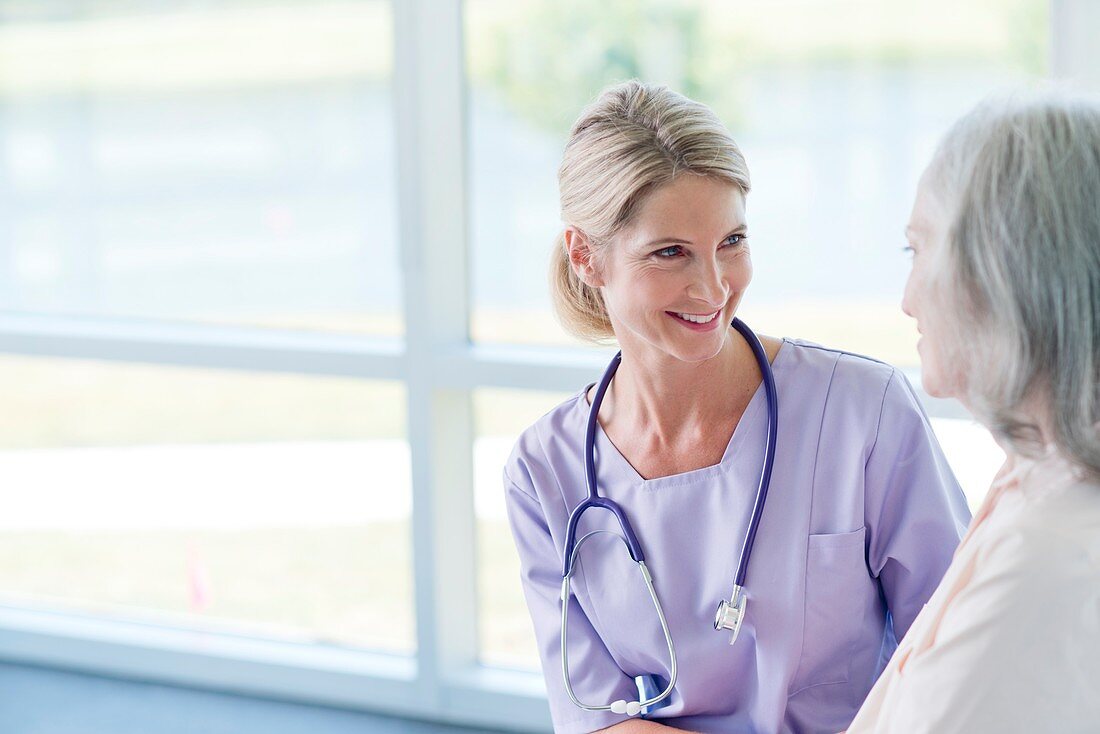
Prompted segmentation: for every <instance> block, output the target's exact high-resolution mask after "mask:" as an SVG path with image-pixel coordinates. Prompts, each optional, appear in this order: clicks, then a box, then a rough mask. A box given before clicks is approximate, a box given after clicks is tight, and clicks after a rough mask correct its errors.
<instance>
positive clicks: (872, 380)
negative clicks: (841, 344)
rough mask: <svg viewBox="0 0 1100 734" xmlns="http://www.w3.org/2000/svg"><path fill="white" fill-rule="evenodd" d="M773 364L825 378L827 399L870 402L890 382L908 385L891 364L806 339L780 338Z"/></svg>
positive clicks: (800, 375)
mask: <svg viewBox="0 0 1100 734" xmlns="http://www.w3.org/2000/svg"><path fill="white" fill-rule="evenodd" d="M780 359H782V362H780ZM776 365H781V366H782V367H783V368H784V369H788V370H790V371H791V372H792V373H795V374H796V376H797V378H798V379H799V380H825V381H827V382H828V383H829V397H830V400H835V399H837V398H848V399H855V400H858V401H861V402H862V401H866V400H871V401H872V402H873V401H874V400H875V399H876V398H877V399H879V400H880V401H881V400H882V399H884V398H885V395H886V392H887V388H888V387H889V386H890V384H891V383H893V382H897V383H900V384H901V385H902V386H903V387H906V388H910V386H909V384H908V381H907V380H906V379H905V376H904V375H903V374H902V373H901V371H900V370H898V369H897V368H896V367H894V366H893V365H890V364H888V363H886V362H883V361H882V360H880V359H876V358H874V357H869V356H867V355H865V354H860V353H858V352H853V351H849V350H847V349H838V348H835V347H828V346H824V345H821V344H818V343H816V342H812V341H808V340H806V339H794V338H791V337H784V338H783V347H782V349H781V350H780V352H779V356H777V357H776ZM910 389H911V388H910Z"/></svg>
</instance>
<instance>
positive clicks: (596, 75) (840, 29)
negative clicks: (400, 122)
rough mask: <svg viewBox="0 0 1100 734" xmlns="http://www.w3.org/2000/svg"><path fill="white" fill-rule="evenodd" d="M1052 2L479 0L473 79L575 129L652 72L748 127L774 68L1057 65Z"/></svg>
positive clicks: (552, 124)
mask: <svg viewBox="0 0 1100 734" xmlns="http://www.w3.org/2000/svg"><path fill="white" fill-rule="evenodd" d="M1047 29H1048V19H1047V3H1046V2H1044V0H973V1H971V2H966V3H957V2H953V1H952V0H930V1H929V2H923V3H911V2H904V1H903V0H844V1H843V2H836V1H834V0H776V1H774V2H767V3H761V2H756V1H755V0H609V1H608V2H601V3H590V2H586V1H585V0H532V1H531V2H512V1H510V0H468V2H467V3H466V38H467V46H468V51H467V59H468V64H469V74H470V76H471V79H472V81H473V83H474V85H475V86H476V87H480V88H484V89H487V90H489V91H491V92H493V93H495V94H497V95H500V96H501V97H502V98H503V99H504V100H505V101H506V103H507V106H508V107H509V108H510V109H513V110H516V111H518V112H519V114H520V115H521V116H522V117H523V119H524V120H525V121H527V122H529V123H530V124H532V125H535V126H539V127H542V128H543V129H545V130H547V131H549V132H552V133H554V134H558V135H564V134H565V133H566V131H568V129H569V125H570V123H571V122H572V121H573V119H575V117H576V114H577V111H578V110H580V109H581V108H582V107H583V106H584V105H585V104H587V103H588V102H590V101H592V100H593V99H594V98H595V96H596V94H597V93H598V92H599V90H600V89H601V88H602V87H604V86H605V85H607V84H610V83H613V82H616V81H622V80H625V79H630V78H635V77H637V78H642V79H646V80H648V81H655V82H661V83H666V84H670V85H671V86H672V87H673V88H674V89H676V90H677V91H680V92H681V93H683V94H685V95H687V96H688V97H692V98H694V99H699V100H701V101H704V102H706V103H707V104H708V105H710V106H711V107H713V108H714V109H715V110H716V111H717V112H718V114H719V116H720V117H722V119H723V120H724V121H725V122H726V124H727V125H730V126H732V127H735V128H736V126H737V123H738V121H739V119H740V117H739V115H738V109H739V104H738V97H739V95H738V79H739V78H741V77H743V76H744V75H745V74H746V73H748V72H751V71H752V70H754V69H760V68H765V67H776V66H790V67H799V66H802V67H806V66H826V65H829V66H878V67H883V66H895V67H915V66H920V65H932V66H939V67H944V66H951V65H960V64H976V65H982V64H986V65H998V66H1003V67H1010V68H1016V69H1020V70H1023V71H1029V72H1033V73H1035V74H1040V73H1042V71H1043V70H1044V69H1045V68H1046V52H1047V32H1048V31H1047Z"/></svg>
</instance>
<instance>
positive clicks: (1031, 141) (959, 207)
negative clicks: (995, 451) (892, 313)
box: [927, 92, 1100, 477]
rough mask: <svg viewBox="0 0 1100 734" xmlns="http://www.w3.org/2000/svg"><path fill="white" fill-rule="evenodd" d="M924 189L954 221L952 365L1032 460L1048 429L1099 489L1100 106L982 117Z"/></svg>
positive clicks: (1052, 102)
mask: <svg viewBox="0 0 1100 734" xmlns="http://www.w3.org/2000/svg"><path fill="white" fill-rule="evenodd" d="M927 180H928V183H929V185H930V186H931V187H932V190H933V192H934V194H935V195H937V197H938V198H939V199H940V201H941V203H942V204H943V205H944V206H945V207H946V211H947V217H948V228H947V235H946V243H945V246H944V247H943V248H942V250H943V253H942V255H943V256H942V259H941V261H940V263H939V267H937V268H935V273H936V274H935V275H934V277H933V280H934V282H935V287H937V288H938V290H939V291H940V294H941V295H942V297H943V300H942V301H941V308H943V309H946V311H945V312H943V313H941V316H942V317H943V318H942V320H943V321H948V320H949V321H951V322H952V324H951V327H952V328H951V332H952V336H950V337H949V339H950V341H951V342H952V343H951V344H950V345H949V348H948V349H947V350H946V352H945V356H947V357H948V358H949V359H952V360H953V361H954V362H955V363H956V364H957V365H959V366H960V368H961V369H962V370H963V377H964V380H965V390H966V398H967V400H968V402H969V406H970V408H971V409H972V410H973V411H974V412H975V414H976V416H977V417H978V419H979V420H981V421H982V422H983V423H985V424H986V425H987V426H989V427H990V429H991V430H993V431H994V432H995V433H996V434H998V435H1000V436H1002V437H1003V438H1004V439H1005V440H1006V441H1007V442H1008V444H1009V445H1010V446H1011V448H1012V449H1013V450H1014V451H1017V452H1018V453H1021V454H1023V455H1029V456H1035V455H1037V454H1038V453H1039V452H1040V449H1041V446H1040V440H1039V439H1040V430H1039V420H1048V421H1049V432H1050V435H1049V436H1047V437H1046V439H1047V440H1049V441H1050V442H1052V443H1053V444H1054V445H1055V446H1056V448H1057V449H1058V450H1059V452H1060V453H1062V454H1063V455H1064V456H1066V457H1067V458H1068V459H1069V460H1070V461H1072V462H1073V463H1074V464H1076V465H1078V466H1079V467H1080V468H1081V469H1083V470H1085V472H1087V473H1088V474H1090V475H1092V476H1093V477H1098V476H1100V432H1098V431H1100V106H1098V105H1097V104H1096V103H1095V102H1093V101H1088V100H1085V99H1082V98H1079V97H1077V98H1074V97H1069V96H1066V95H1064V94H1054V93H1050V92H1047V93H1043V94H1041V95H1035V94H1030V95H1028V96H1026V97H1017V98H1013V99H1010V100H1000V101H995V102H987V103H984V104H982V105H979V106H978V108H977V109H975V110H974V111H972V112H970V113H969V114H967V115H966V116H965V117H963V118H962V119H961V120H959V121H958V122H957V123H956V124H955V125H954V126H953V127H952V128H951V130H950V131H949V132H948V133H947V135H946V137H945V138H944V140H943V141H942V142H941V144H940V146H939V149H938V150H937V152H936V154H935V156H934V158H933V161H932V164H931V165H930V166H929V170H928V178H927ZM952 314H954V315H953V316H952ZM1036 406H1041V407H1042V410H1043V413H1044V415H1043V416H1041V417H1040V416H1037V415H1036V414H1035V412H1034V411H1035V408H1036Z"/></svg>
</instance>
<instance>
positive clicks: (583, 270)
mask: <svg viewBox="0 0 1100 734" xmlns="http://www.w3.org/2000/svg"><path fill="white" fill-rule="evenodd" d="M565 251H566V253H567V254H568V256H569V265H570V267H572V268H573V272H574V273H575V274H576V276H577V277H578V278H580V279H581V282H582V283H584V284H585V285H587V286H591V287H592V288H599V287H600V286H602V285H603V277H602V276H601V275H600V271H599V268H597V267H596V259H595V254H596V253H595V251H594V250H593V248H592V243H591V241H590V240H589V239H588V236H587V235H586V234H585V233H584V232H582V231H580V230H579V229H577V228H576V227H566V228H565Z"/></svg>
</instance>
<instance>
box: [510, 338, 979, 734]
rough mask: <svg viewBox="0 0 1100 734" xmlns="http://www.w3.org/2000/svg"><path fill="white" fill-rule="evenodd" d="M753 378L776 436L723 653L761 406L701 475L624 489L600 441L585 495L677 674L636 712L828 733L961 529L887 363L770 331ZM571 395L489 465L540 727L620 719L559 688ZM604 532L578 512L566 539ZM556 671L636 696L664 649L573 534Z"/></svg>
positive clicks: (629, 595)
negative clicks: (664, 692) (538, 666)
mask: <svg viewBox="0 0 1100 734" xmlns="http://www.w3.org/2000/svg"><path fill="white" fill-rule="evenodd" d="M772 368H773V370H774V372H775V381H776V387H777V390H778V393H779V426H778V428H779V435H778V444H777V447H776V458H775V469H774V473H773V476H772V482H771V488H770V490H769V493H768V499H767V504H766V505H765V507H764V513H763V517H762V519H761V522H760V529H759V532H758V535H757V537H756V544H755V546H754V548H753V552H752V558H751V561H750V563H749V567H748V575H747V577H746V582H745V584H746V585H745V588H746V592H747V595H748V608H747V612H746V615H745V621H744V626H743V627H742V630H741V634H740V637H739V638H738V640H737V643H736V644H735V645H733V646H732V647H731V646H730V645H729V633H728V632H716V631H715V630H714V628H713V620H714V610H715V607H716V606H717V605H718V602H719V601H720V600H721V599H724V598H728V597H729V594H730V590H731V585H732V583H733V576H734V572H735V566H736V563H737V554H738V552H739V551H740V547H741V543H742V540H743V538H744V534H745V530H746V527H747V525H748V519H749V513H750V511H751V508H752V503H753V500H754V499H755V496H756V488H757V481H758V479H759V476H760V470H761V465H762V462H763V458H764V445H765V439H766V425H767V410H766V406H767V399H766V397H765V395H764V390H763V387H762V386H761V387H760V388H759V389H758V390H757V391H756V394H755V395H754V396H753V397H752V399H751V400H750V402H749V404H748V406H747V408H746V409H745V412H744V415H743V416H742V418H741V420H740V423H738V425H737V429H736V431H734V433H733V436H732V437H731V438H730V442H729V445H728V446H727V448H726V451H725V454H724V455H723V457H722V460H721V462H720V463H718V464H716V465H714V466H708V467H704V468H702V469H696V470H694V471H689V472H685V473H683V474H675V475H672V476H667V477H659V478H656V479H649V480H647V479H643V478H642V477H641V476H639V475H638V473H637V472H636V471H635V470H634V468H633V467H632V466H631V465H630V464H629V463H628V462H627V461H626V459H625V458H624V457H623V456H622V455H621V454H620V453H619V452H618V450H616V448H615V446H614V445H613V444H612V443H611V442H610V440H609V439H608V438H607V436H606V435H605V434H604V433H603V431H602V430H600V431H599V432H598V433H597V438H596V466H597V470H596V473H597V479H598V483H599V490H600V494H601V495H603V496H605V497H610V498H612V499H614V500H615V501H617V502H619V503H620V504H621V505H622V507H623V510H624V512H626V514H627V516H628V518H629V520H630V522H631V525H632V526H633V528H634V532H635V533H636V534H637V536H638V540H639V542H640V543H641V545H642V549H643V551H644V553H645V555H646V563H647V565H648V566H649V569H650V571H651V572H652V574H653V581H654V585H655V587H656V590H657V595H658V597H659V598H660V600H661V603H662V605H663V607H664V610H665V614H666V615H667V618H668V624H669V629H670V632H671V635H672V639H673V642H674V643H675V646H676V653H677V658H678V665H679V679H678V681H677V684H676V688H675V689H674V690H673V692H672V694H671V696H670V697H669V699H667V700H668V701H669V702H670V705H667V706H665V707H664V708H660V709H657V710H656V711H654V712H652V713H651V714H649V718H650V719H651V720H654V721H658V722H660V723H663V724H667V725H669V726H673V727H676V728H680V729H688V730H694V731H702V732H796V733H798V734H802V733H804V732H838V731H840V730H842V729H844V728H846V727H847V726H848V724H849V723H850V722H851V721H852V718H853V717H854V716H855V713H856V711H857V710H858V709H859V706H860V704H861V703H862V701H863V699H864V697H865V696H866V695H867V693H868V692H869V691H870V689H871V686H872V684H873V683H874V682H875V678H876V677H877V676H878V674H879V673H880V672H881V671H882V669H883V667H884V665H885V663H886V661H887V660H888V659H889V657H890V654H891V653H892V652H893V650H894V648H895V647H896V646H897V641H898V640H899V639H900V638H901V637H902V636H903V635H904V634H905V631H906V630H907V629H909V625H910V624H912V622H913V619H914V618H915V617H916V615H917V613H918V612H919V611H920V609H921V607H922V606H923V605H924V604H925V602H927V601H928V599H929V597H930V596H931V595H932V591H933V590H934V589H935V588H936V585H937V583H938V582H939V580H940V578H941V577H942V576H943V574H944V571H945V570H946V569H947V566H948V564H949V562H950V560H951V555H952V553H953V552H954V550H955V547H956V546H957V545H958V543H959V540H960V538H961V537H962V534H963V531H964V530H965V528H966V526H967V524H968V523H969V521H970V513H969V511H968V510H967V506H966V501H965V499H964V498H963V494H962V491H961V490H960V489H959V485H958V483H957V482H956V481H955V477H954V476H953V475H952V473H951V469H950V468H949V467H948V465H947V461H946V459H945V458H944V455H943V452H942V451H941V450H940V447H939V445H938V444H937V443H936V439H935V436H934V435H933V433H932V428H931V426H930V425H929V423H928V418H927V417H926V416H925V414H924V412H923V410H922V408H921V406H920V404H919V402H918V401H917V397H916V395H915V394H914V392H913V388H912V387H911V386H910V385H909V383H908V381H907V380H906V379H905V377H904V376H903V375H902V374H901V373H900V372H898V371H897V370H895V369H894V368H892V367H890V366H889V365H886V364H883V363H881V362H877V361H874V360H871V359H868V358H865V357H860V356H857V355H853V354H849V353H846V352H842V351H837V350H833V349H825V348H823V347H820V346H817V345H815V344H811V343H808V342H803V341H797V340H790V339H784V340H783V345H782V347H781V348H780V351H779V354H778V355H777V356H776V357H775V360H774V362H773V365H772ZM587 414H588V403H587V401H586V399H585V391H580V392H578V393H577V395H575V396H574V397H572V398H570V399H569V400H566V401H565V402H564V403H562V404H561V405H559V406H558V407H556V408H554V409H553V410H551V411H550V412H549V413H547V414H546V415H545V416H543V417H542V418H540V419H539V420H538V421H537V422H536V423H535V424H534V425H532V426H531V427H530V428H528V429H527V430H526V431H524V433H523V434H522V435H521V436H520V437H519V440H518V441H517V442H516V445H515V448H514V449H513V451H512V455H511V456H510V457H509V459H508V462H507V464H506V465H505V468H504V484H505V492H506V495H507V507H508V515H509V520H510V523H511V527H512V533H513V536H514V539H515V543H516V548H517V549H518V551H519V557H520V562H521V569H522V571H521V576H522V582H523V589H524V594H525V596H526V599H527V605H528V609H529V610H530V613H531V618H532V621H533V622H534V627H535V635H536V638H537V640H538V647H539V654H540V656H541V658H542V668H543V674H544V677H545V679H546V690H547V694H548V697H549V701H550V711H551V714H552V716H553V721H554V730H555V731H556V732H559V733H564V734H570V733H572V732H591V731H594V730H597V729H601V728H604V727H607V726H611V725H613V724H616V723H618V722H620V721H623V720H625V718H626V717H625V716H624V715H620V714H613V713H610V712H588V711H584V710H583V709H581V708H579V707H577V706H574V705H573V703H572V702H571V701H570V700H569V698H568V696H567V695H566V692H565V687H564V684H563V682H562V676H561V653H560V645H561V632H560V623H561V607H560V604H559V600H558V597H559V594H560V592H561V580H562V579H561V570H562V560H563V559H562V545H563V541H564V537H565V527H566V521H567V520H568V517H569V513H570V511H571V510H572V509H573V508H574V507H576V505H577V504H578V503H580V502H581V501H582V500H583V499H584V498H585V497H586V495H587V491H586V489H585V485H584V472H583V469H582V466H583V456H584V427H585V419H586V417H587ZM602 528H606V529H610V530H615V531H616V532H617V531H618V525H617V524H615V523H614V519H613V517H612V516H611V514H610V513H608V512H605V511H600V510H590V511H588V512H586V513H585V514H584V516H583V519H582V521H581V523H580V527H579V528H578V537H580V536H581V535H583V534H584V533H587V532H589V531H591V530H595V529H602ZM572 591H573V594H574V596H571V600H570V604H572V605H573V606H572V607H571V608H570V612H569V637H568V643H569V667H570V679H571V681H572V683H573V688H574V691H575V692H576V694H577V696H578V698H579V699H580V700H581V701H582V702H584V703H588V704H596V705H605V704H608V703H610V702H612V701H615V700H617V699H625V700H627V701H636V700H638V691H637V686H636V684H635V681H634V677H635V676H641V675H656V676H658V677H659V678H661V679H663V680H665V681H667V679H668V675H669V669H668V668H669V661H668V649H667V647H666V644H665V640H664V636H663V635H662V633H661V629H660V625H659V622H658V620H657V616H656V613H655V611H654V609H653V603H652V601H651V600H650V598H649V594H648V592H647V591H646V588H645V585H644V582H643V581H642V579H641V574H640V573H639V571H638V569H637V565H636V564H634V562H633V561H631V560H630V557H629V555H628V554H627V553H626V549H625V546H624V545H623V543H622V541H621V540H619V539H618V538H615V537H613V536H610V535H607V534H601V535H597V536H595V537H593V538H592V539H591V540H590V541H588V542H587V543H586V544H585V546H584V548H583V550H582V551H581V553H580V565H579V568H578V570H577V572H576V574H575V575H574V579H573V583H572Z"/></svg>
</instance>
